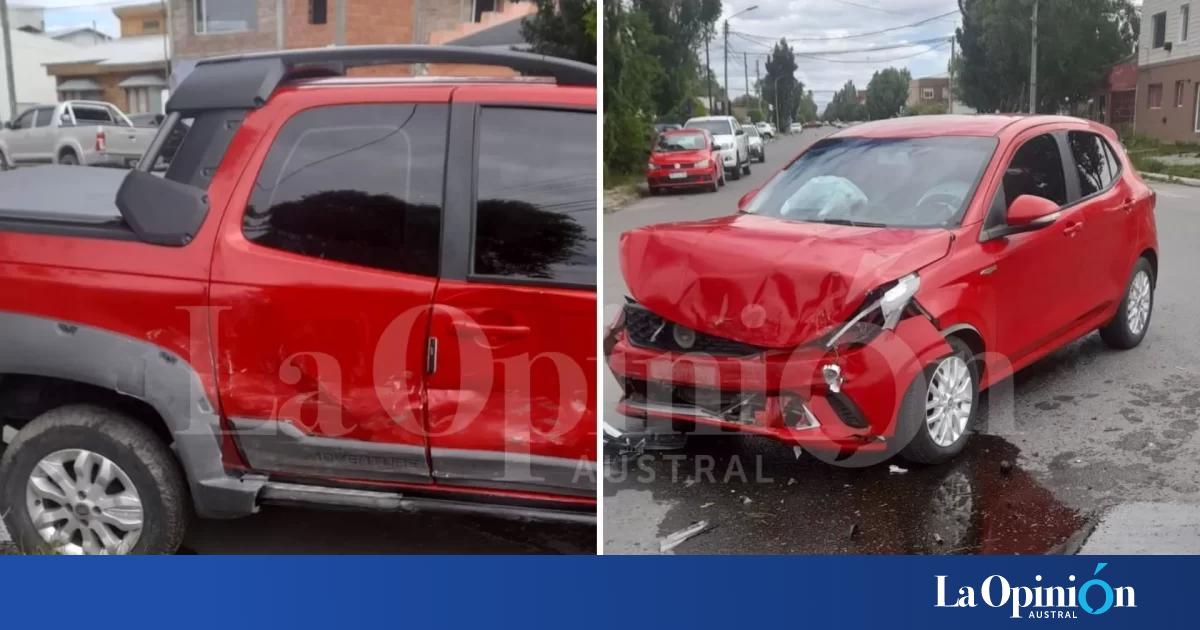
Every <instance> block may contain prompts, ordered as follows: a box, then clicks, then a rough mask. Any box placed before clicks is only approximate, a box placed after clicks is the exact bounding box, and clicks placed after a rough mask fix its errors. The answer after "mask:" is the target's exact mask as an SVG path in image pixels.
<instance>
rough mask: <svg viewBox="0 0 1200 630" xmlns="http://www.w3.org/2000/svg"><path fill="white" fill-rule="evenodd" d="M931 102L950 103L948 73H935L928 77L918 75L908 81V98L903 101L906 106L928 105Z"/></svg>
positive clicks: (947, 104)
mask: <svg viewBox="0 0 1200 630" xmlns="http://www.w3.org/2000/svg"><path fill="white" fill-rule="evenodd" d="M931 103H941V104H943V105H946V106H949V104H950V75H949V74H937V75H933V76H930V77H920V78H916V79H912V80H910V81H909V82H908V99H907V100H905V101H904V104H905V106H907V107H916V106H917V105H928V104H931Z"/></svg>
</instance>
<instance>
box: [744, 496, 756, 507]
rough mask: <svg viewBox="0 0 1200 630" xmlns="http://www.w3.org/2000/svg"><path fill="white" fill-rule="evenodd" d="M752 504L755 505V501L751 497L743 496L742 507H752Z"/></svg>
mask: <svg viewBox="0 0 1200 630" xmlns="http://www.w3.org/2000/svg"><path fill="white" fill-rule="evenodd" d="M751 503H754V499H751V498H750V497H748V496H746V495H744V494H743V495H742V505H750V504H751Z"/></svg>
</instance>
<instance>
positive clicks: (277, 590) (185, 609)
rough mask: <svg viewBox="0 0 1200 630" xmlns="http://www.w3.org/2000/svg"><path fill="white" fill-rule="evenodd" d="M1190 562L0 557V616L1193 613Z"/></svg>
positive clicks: (554, 621) (1178, 618)
mask: <svg viewBox="0 0 1200 630" xmlns="http://www.w3.org/2000/svg"><path fill="white" fill-rule="evenodd" d="M780 526H781V527H784V526H786V524H784V523H780ZM1198 570H1200V558H1194V557H1188V558H1184V557H1130V556H1113V557H1100V556H1042V557H1011V556H1003V557H993V556H969V557H911V556H908V557H905V556H895V557H861V556H843V557H839V556H797V557H713V556H708V557H672V558H662V557H659V558H650V557H615V556H607V557H564V558H550V557H378V556H370V557H330V556H317V557H294V556H287V557H261V556H258V557H236V558H235V557H175V558H138V557H130V558H112V559H87V558H85V559H69V558H40V557H39V558H35V557H8V558H3V559H0V598H2V599H0V601H3V603H4V608H3V613H2V614H0V627H8V628H33V627H40V626H45V625H47V623H49V624H58V623H60V622H64V621H68V620H72V619H74V620H76V621H78V622H79V623H81V624H83V625H85V626H86V627H97V628H109V627H113V628H123V629H128V628H137V627H144V628H200V627H203V628H223V629H224V628H232V627H236V628H249V627H253V628H354V627H357V624H364V623H370V624H379V625H380V626H382V627H412V628H425V627H430V626H439V627H546V628H556V629H568V628H609V629H611V628H622V627H626V626H628V627H630V628H639V629H640V628H676V627H688V628H713V627H720V628H757V627H760V626H766V625H767V624H770V626H769V627H779V628H814V627H820V628H828V627H832V626H834V625H837V626H842V627H853V628H886V629H888V630H893V629H896V628H916V627H931V628H939V627H946V628H956V629H960V630H961V629H962V628H969V629H970V630H975V629H976V628H987V627H1004V628H1014V627H1021V626H1030V625H1034V626H1037V627H1046V625H1044V624H1057V625H1058V626H1059V627H1085V626H1086V627H1114V628H1131V627H1143V628H1180V627H1188V628H1192V627H1197V622H1196V620H1195V619H1194V617H1193V613H1192V612H1191V607H1192V605H1193V603H1194V602H1192V598H1193V597H1196V596H1197V591H1198V588H1197V587H1198V586H1200V580H1198V579H1197V577H1196V576H1197V574H1198V573H1200V571H1198ZM55 620H57V621H55Z"/></svg>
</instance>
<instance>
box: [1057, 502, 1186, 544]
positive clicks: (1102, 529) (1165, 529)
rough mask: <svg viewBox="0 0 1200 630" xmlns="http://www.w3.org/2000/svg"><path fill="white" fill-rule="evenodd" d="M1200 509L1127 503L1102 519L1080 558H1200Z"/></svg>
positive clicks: (1163, 504) (1180, 505) (1182, 504)
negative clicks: (1155, 555)
mask: <svg viewBox="0 0 1200 630" xmlns="http://www.w3.org/2000/svg"><path fill="white" fill-rule="evenodd" d="M1198 523H1200V505H1192V504H1185V503H1126V504H1124V505H1119V506H1117V507H1115V508H1113V509H1112V510H1110V511H1109V512H1108V513H1106V514H1105V515H1104V516H1103V517H1102V518H1101V519H1100V524H1099V525H1097V526H1096V529H1095V531H1093V532H1092V535H1091V536H1089V537H1088V539H1087V541H1085V542H1084V543H1083V547H1081V548H1080V549H1079V553H1080V555H1146V554H1159V555H1168V554H1169V555H1177V554H1183V555H1191V554H1200V526H1198V525H1197V524H1198Z"/></svg>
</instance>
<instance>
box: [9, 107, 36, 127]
mask: <svg viewBox="0 0 1200 630" xmlns="http://www.w3.org/2000/svg"><path fill="white" fill-rule="evenodd" d="M33 116H34V110H32V109H31V110H29V111H27V112H25V113H24V114H21V115H20V116H17V119H16V120H14V121H13V124H12V126H13V129H29V128H30V127H32V126H33Z"/></svg>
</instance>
